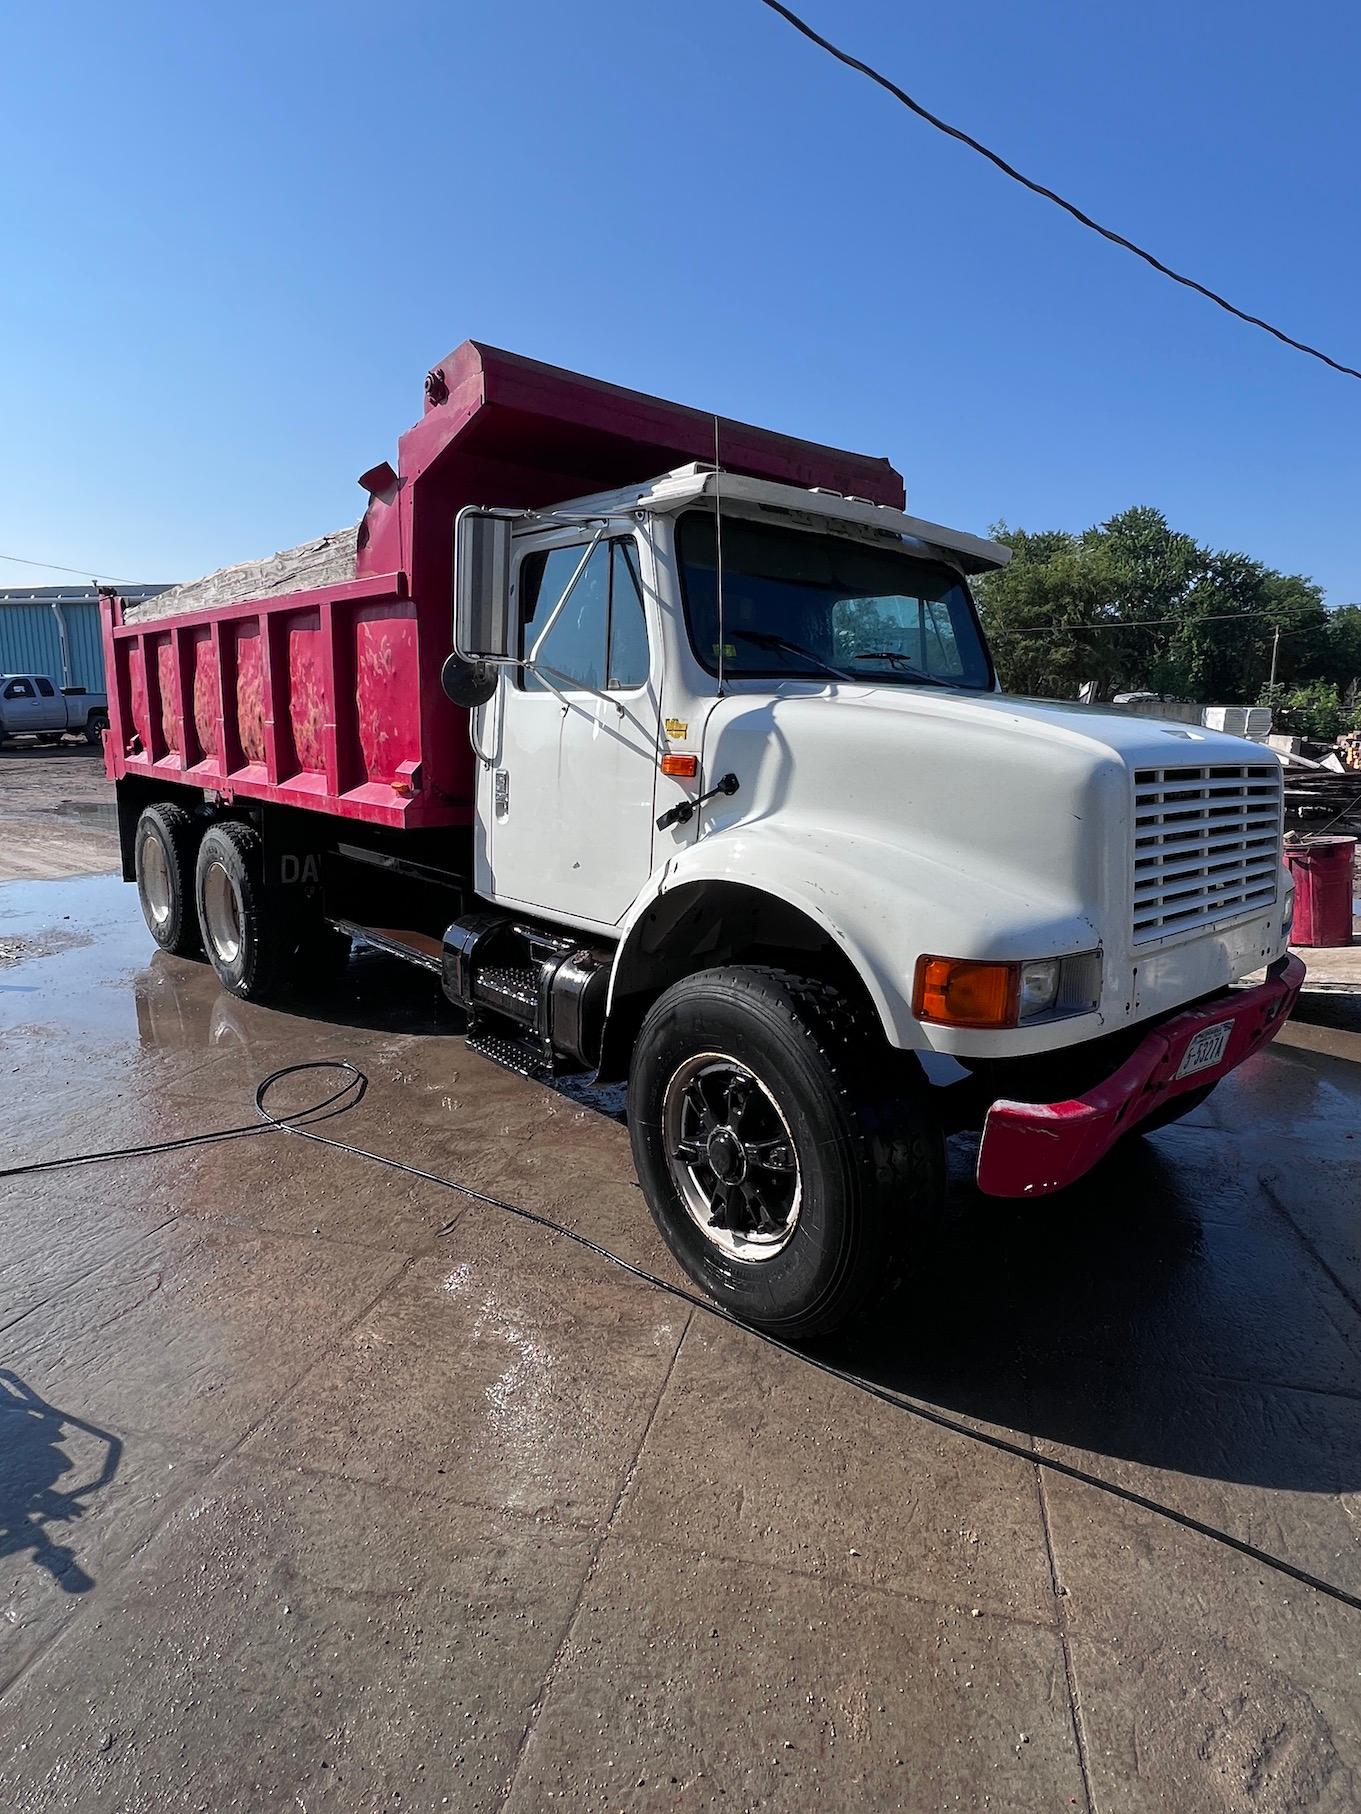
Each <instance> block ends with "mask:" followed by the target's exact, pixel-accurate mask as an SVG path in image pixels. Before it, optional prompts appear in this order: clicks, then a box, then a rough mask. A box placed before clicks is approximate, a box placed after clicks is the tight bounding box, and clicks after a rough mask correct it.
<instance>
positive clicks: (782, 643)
mask: <svg viewBox="0 0 1361 1814" xmlns="http://www.w3.org/2000/svg"><path fill="white" fill-rule="evenodd" d="M728 635H729V636H743V637H745V638H746V640H747V641H748V642H754V643H755V644H756V646H757V648H758V649H783V650H784V651H785V653H786V654H788V655H800V656H802V657H803V659H804V660H805V661H811V662H812V664H813V666H814V667H816V668H821V669H822V671H823V673H824V674H830V675H831V676H832V677H833V679H834V680H849V681H851V682H852V683H854V682H855V681H856V680H858V679H859V676H858V675H856V674H848V673H847V672H846V670H845V669H844V668H834V667H833V666H832V664H831V662H830V661H824V660H823V659H822V657H821V655H815V654H814V653H813V651H812V650H811V649H805V648H804V646H803V644H802V643H801V642H791V641H790V640H789V638H788V637H787V636H777V635H776V634H775V632H774V631H773V630H734V629H729V631H728Z"/></svg>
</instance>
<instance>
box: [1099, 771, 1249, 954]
mask: <svg viewBox="0 0 1361 1814" xmlns="http://www.w3.org/2000/svg"><path fill="white" fill-rule="evenodd" d="M1280 873H1281V765H1280V763H1279V762H1275V761H1272V762H1260V763H1258V762H1249V763H1241V764H1239V763H1234V764H1230V765H1228V766H1224V765H1219V764H1217V765H1216V766H1214V767H1213V768H1140V769H1136V770H1135V771H1134V943H1135V944H1136V945H1142V944H1147V943H1148V941H1149V940H1150V939H1159V938H1167V937H1170V936H1171V935H1172V934H1173V933H1177V932H1189V931H1191V930H1193V929H1194V928H1195V927H1197V926H1209V925H1213V924H1214V923H1215V922H1216V921H1218V920H1227V919H1234V918H1236V917H1237V916H1238V915H1240V914H1245V913H1252V912H1254V911H1256V910H1257V909H1259V908H1264V907H1269V906H1271V904H1272V903H1273V902H1274V901H1275V899H1276V889H1277V885H1278V882H1279V880H1280Z"/></svg>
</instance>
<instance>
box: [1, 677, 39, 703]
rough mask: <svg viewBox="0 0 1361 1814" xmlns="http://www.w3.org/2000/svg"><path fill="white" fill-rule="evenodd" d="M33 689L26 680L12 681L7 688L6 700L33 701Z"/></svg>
mask: <svg viewBox="0 0 1361 1814" xmlns="http://www.w3.org/2000/svg"><path fill="white" fill-rule="evenodd" d="M32 697H33V688H32V687H31V686H30V685H29V684H28V682H27V681H26V680H11V681H10V683H9V685H8V686H7V687H6V688H5V698H6V699H32Z"/></svg>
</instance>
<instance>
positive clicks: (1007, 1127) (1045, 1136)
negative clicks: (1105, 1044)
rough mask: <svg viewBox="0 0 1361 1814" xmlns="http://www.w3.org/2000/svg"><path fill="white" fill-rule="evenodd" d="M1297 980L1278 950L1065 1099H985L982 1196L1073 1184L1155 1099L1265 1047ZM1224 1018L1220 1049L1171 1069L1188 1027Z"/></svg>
mask: <svg viewBox="0 0 1361 1814" xmlns="http://www.w3.org/2000/svg"><path fill="white" fill-rule="evenodd" d="M1303 981H1304V965H1303V964H1302V963H1301V962H1300V960H1299V958H1297V957H1293V956H1287V957H1283V958H1280V959H1278V961H1277V962H1276V963H1274V964H1273V965H1272V966H1271V968H1270V969H1269V970H1268V971H1267V978H1266V981H1265V982H1264V983H1258V984H1257V985H1256V986H1255V987H1254V988H1251V989H1233V990H1229V991H1227V992H1225V993H1224V994H1222V995H1217V996H1214V997H1212V998H1211V1000H1209V1001H1207V1002H1202V1003H1201V1004H1200V1006H1199V1007H1196V1008H1190V1009H1188V1010H1187V1011H1186V1012H1185V1013H1181V1014H1176V1015H1174V1016H1173V1017H1172V1018H1171V1019H1170V1020H1165V1021H1163V1022H1162V1024H1161V1025H1160V1026H1158V1027H1156V1028H1155V1029H1154V1031H1153V1032H1151V1033H1150V1034H1149V1035H1148V1037H1147V1038H1146V1039H1144V1040H1143V1041H1141V1042H1140V1044H1139V1045H1138V1046H1137V1047H1136V1048H1135V1050H1134V1051H1133V1052H1132V1053H1131V1054H1130V1056H1129V1057H1128V1058H1127V1059H1126V1060H1125V1062H1124V1063H1123V1064H1122V1065H1121V1066H1120V1067H1119V1069H1118V1070H1116V1071H1113V1072H1112V1073H1111V1075H1110V1076H1109V1077H1107V1078H1105V1079H1103V1080H1102V1082H1100V1083H1099V1084H1097V1085H1096V1086H1095V1087H1094V1088H1093V1089H1090V1090H1088V1091H1086V1092H1085V1093H1084V1094H1083V1095H1081V1096H1074V1097H1072V1098H1070V1099H1069V1100H1068V1101H1066V1102H995V1103H993V1105H992V1107H991V1108H990V1109H989V1110H988V1117H987V1120H986V1122H985V1123H984V1126H983V1142H982V1145H981V1146H980V1147H979V1149H978V1188H979V1189H980V1190H981V1191H983V1192H984V1193H985V1194H986V1195H987V1196H989V1197H1047V1196H1050V1195H1052V1193H1053V1192H1054V1191H1056V1190H1062V1189H1063V1188H1064V1186H1065V1185H1068V1184H1072V1183H1074V1182H1075V1181H1076V1180H1077V1179H1078V1178H1080V1177H1082V1175H1083V1173H1084V1172H1087V1171H1090V1170H1091V1168H1092V1166H1094V1165H1095V1164H1096V1162H1097V1160H1098V1159H1100V1158H1101V1157H1102V1156H1103V1154H1105V1153H1107V1152H1109V1151H1110V1149H1111V1147H1112V1146H1114V1144H1115V1142H1116V1141H1117V1140H1118V1139H1120V1138H1121V1136H1122V1135H1124V1134H1127V1133H1129V1132H1130V1131H1131V1129H1133V1128H1136V1127H1137V1126H1138V1125H1139V1123H1140V1122H1141V1121H1144V1120H1145V1119H1147V1117H1148V1116H1149V1115H1151V1114H1152V1113H1153V1111H1154V1110H1155V1109H1157V1108H1160V1107H1161V1106H1162V1105H1163V1103H1165V1102H1167V1101H1168V1100H1169V1099H1170V1098H1172V1097H1175V1096H1182V1095H1185V1094H1186V1093H1187V1092H1188V1091H1190V1090H1198V1089H1202V1088H1204V1086H1205V1085H1206V1084H1213V1083H1218V1081H1219V1079H1220V1078H1221V1077H1227V1076H1228V1074H1229V1072H1230V1071H1232V1070H1234V1069H1235V1068H1236V1067H1237V1066H1238V1065H1240V1064H1242V1062H1243V1060H1244V1059H1245V1058H1250V1057H1251V1056H1252V1054H1253V1053H1254V1052H1256V1051H1258V1050H1259V1049H1260V1048H1261V1047H1262V1046H1264V1045H1266V1043H1267V1041H1268V1040H1270V1039H1271V1038H1272V1037H1273V1035H1274V1034H1275V1033H1276V1031H1277V1030H1278V1028H1279V1027H1280V1026H1281V1025H1282V1023H1283V1022H1284V1021H1285V1020H1286V1018H1287V1017H1288V1015H1289V1013H1290V1010H1291V1009H1292V1008H1293V1007H1294V1005H1295V998H1296V997H1297V996H1298V994H1299V992H1300V985H1301V984H1302V983H1303ZM1225 1025H1227V1026H1228V1029H1229V1030H1228V1036H1227V1042H1226V1044H1225V1046H1224V1050H1223V1054H1222V1056H1221V1057H1219V1058H1218V1059H1217V1060H1216V1061H1215V1063H1214V1064H1212V1065H1209V1066H1207V1067H1206V1068H1205V1069H1203V1070H1197V1071H1194V1072H1192V1073H1191V1074H1190V1075H1189V1076H1186V1077H1179V1076H1178V1075H1177V1073H1178V1071H1179V1070H1180V1068H1181V1065H1182V1061H1183V1060H1184V1059H1185V1057H1186V1051H1187V1047H1188V1046H1189V1045H1190V1044H1191V1041H1192V1040H1193V1039H1195V1038H1196V1036H1197V1034H1201V1033H1205V1034H1208V1033H1209V1032H1210V1030H1211V1029H1212V1028H1221V1027H1224V1026H1225Z"/></svg>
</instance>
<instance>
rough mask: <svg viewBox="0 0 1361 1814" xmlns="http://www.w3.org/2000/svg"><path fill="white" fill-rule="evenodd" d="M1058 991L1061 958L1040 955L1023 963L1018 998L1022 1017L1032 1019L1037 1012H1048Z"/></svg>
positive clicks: (1056, 997) (1018, 1006)
mask: <svg viewBox="0 0 1361 1814" xmlns="http://www.w3.org/2000/svg"><path fill="white" fill-rule="evenodd" d="M1058 993H1059V960H1058V959H1057V958H1056V957H1039V958H1035V959H1034V960H1033V962H1031V963H1028V964H1022V965H1021V987H1020V993H1019V996H1018V1000H1017V1008H1018V1011H1019V1017H1020V1019H1022V1020H1032V1019H1033V1018H1034V1017H1035V1015H1037V1014H1047V1013H1048V1012H1049V1010H1050V1009H1051V1008H1052V1007H1053V1005H1054V1003H1055V1001H1056V1000H1057V999H1058Z"/></svg>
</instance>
